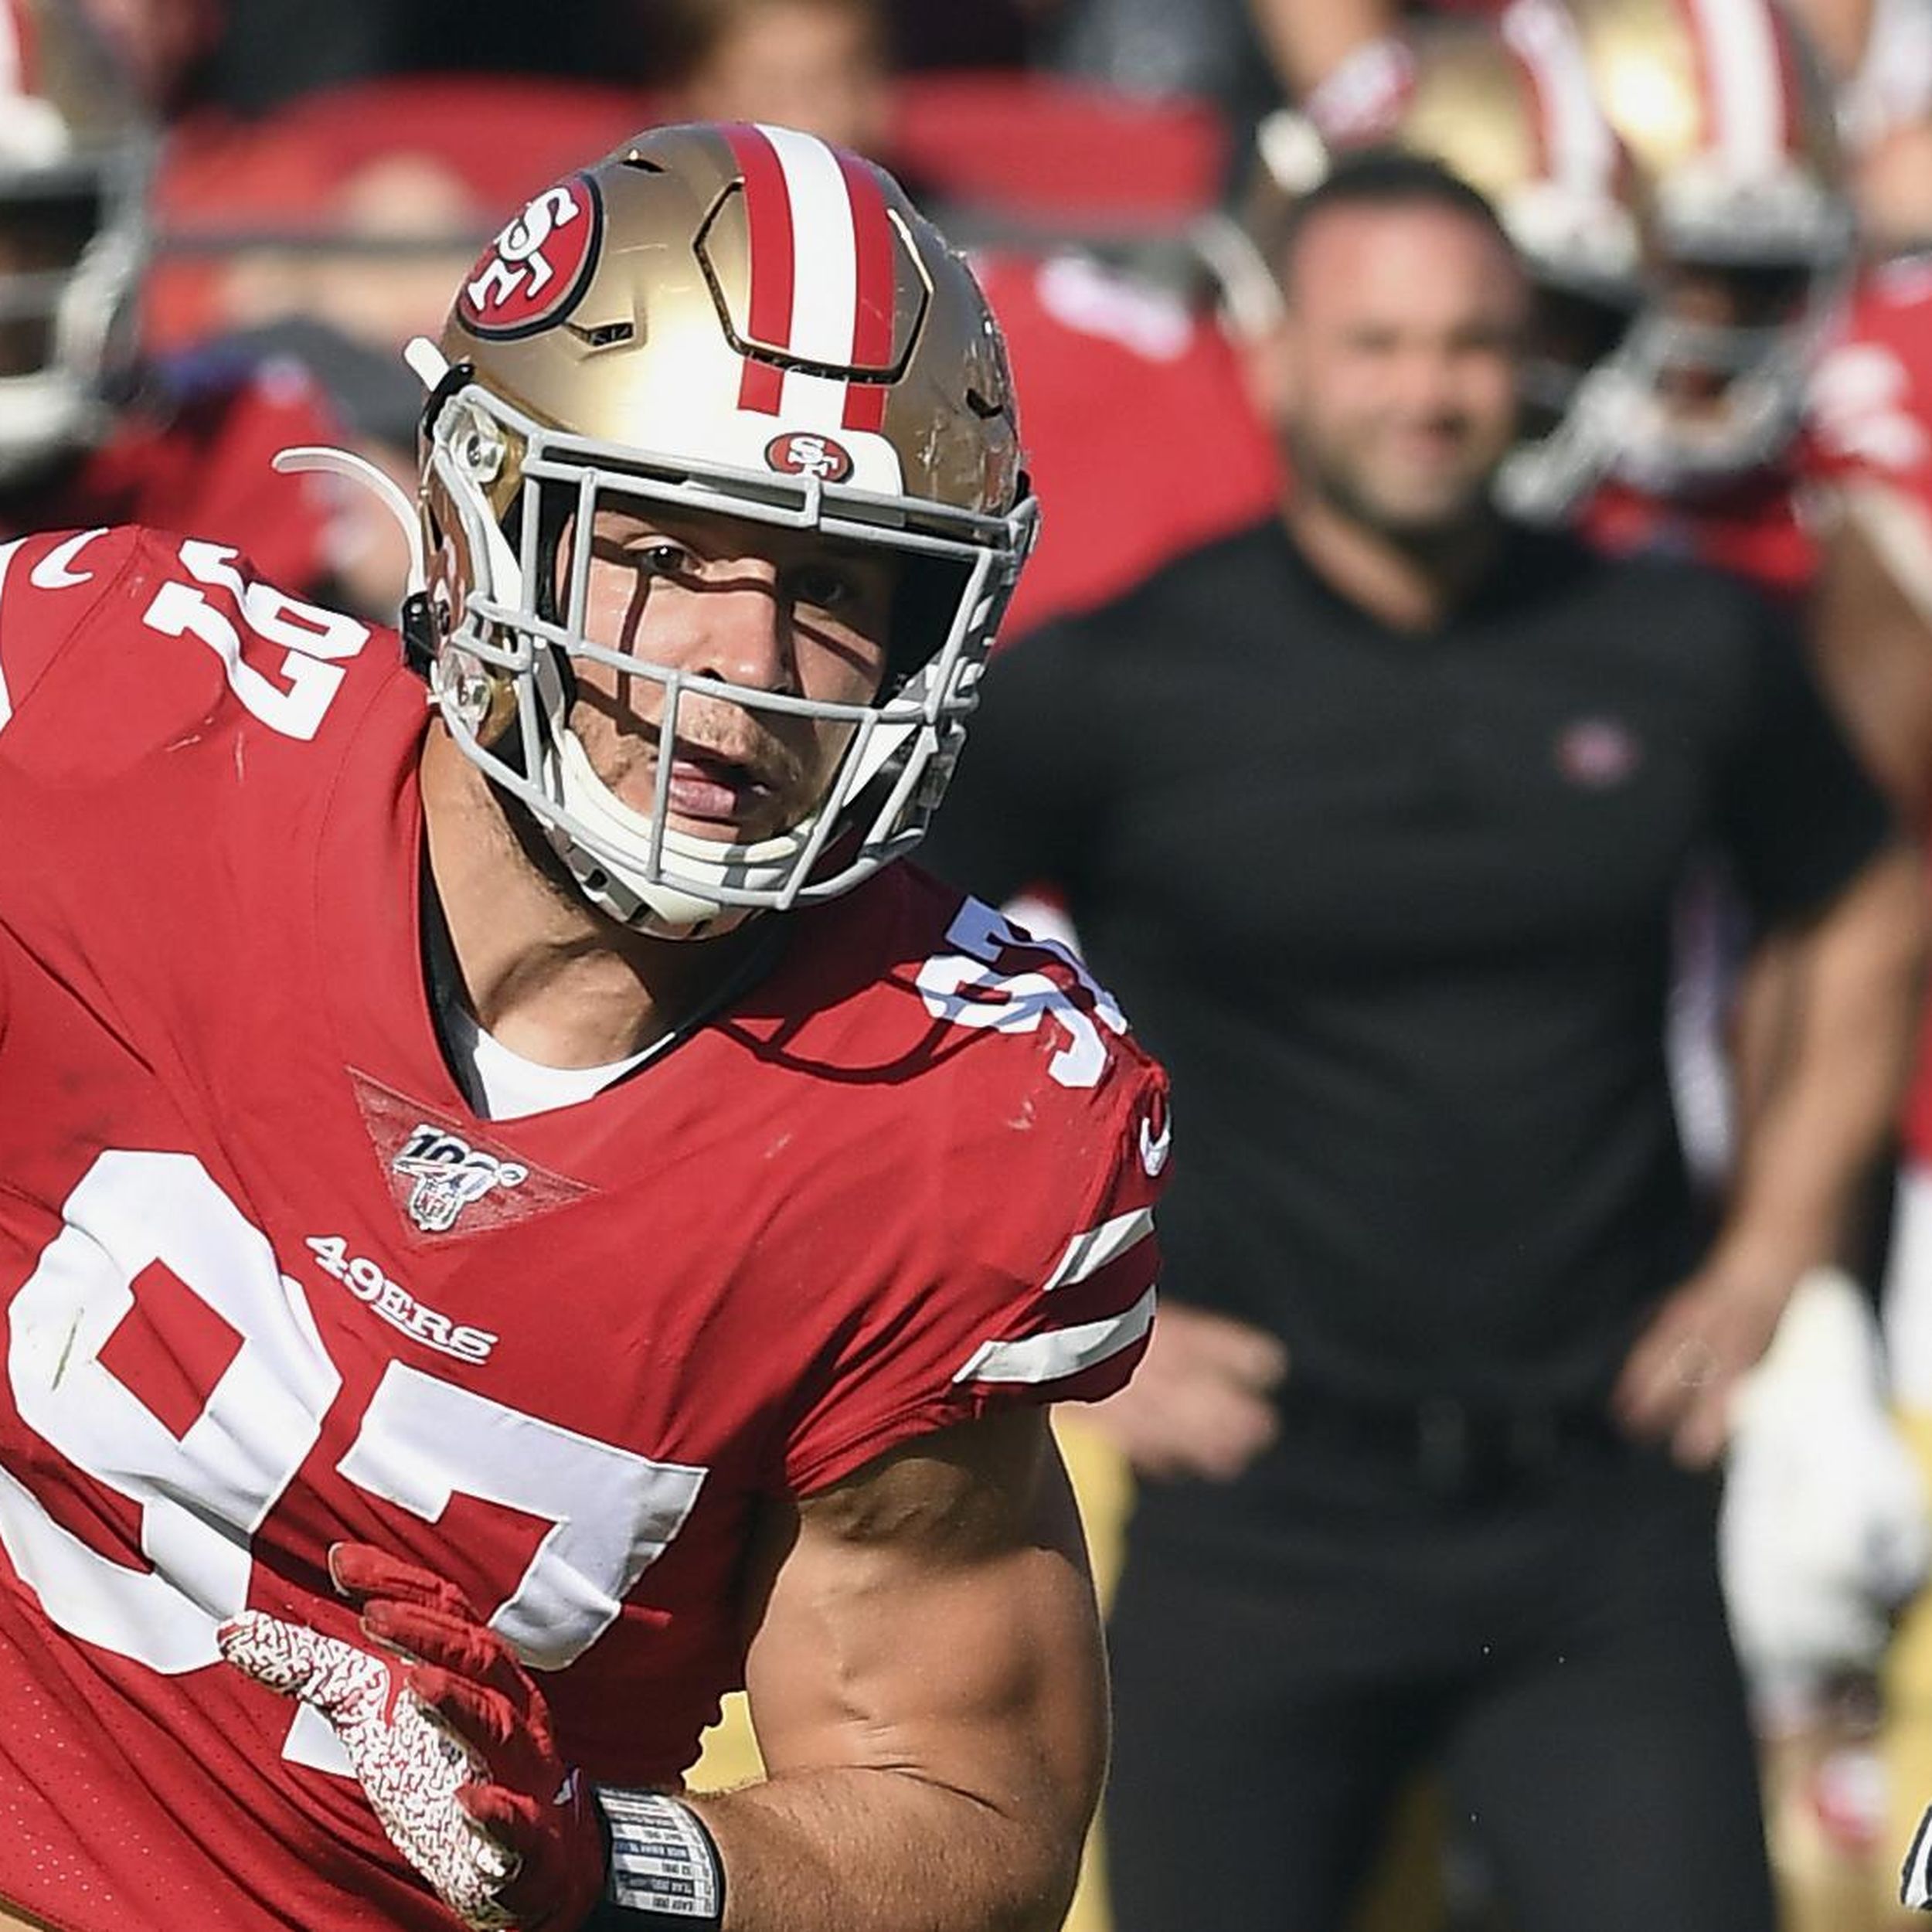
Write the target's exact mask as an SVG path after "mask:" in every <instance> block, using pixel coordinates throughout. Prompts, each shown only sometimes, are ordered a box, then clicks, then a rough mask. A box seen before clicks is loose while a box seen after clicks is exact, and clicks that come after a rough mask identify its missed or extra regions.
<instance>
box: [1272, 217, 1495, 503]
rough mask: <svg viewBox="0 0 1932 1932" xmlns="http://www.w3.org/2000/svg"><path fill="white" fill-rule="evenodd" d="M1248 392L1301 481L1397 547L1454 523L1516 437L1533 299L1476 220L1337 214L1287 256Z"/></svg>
mask: <svg viewBox="0 0 1932 1932" xmlns="http://www.w3.org/2000/svg"><path fill="white" fill-rule="evenodd" d="M1528 312H1529V290H1528V287H1527V284H1526V282H1525V280H1524V278H1523V276H1522V272H1521V270H1519V267H1518V266H1517V264H1516V262H1515V259H1514V257H1512V255H1511V254H1510V253H1509V250H1507V249H1506V248H1505V246H1504V245H1503V243H1502V242H1501V241H1500V240H1498V238H1497V237H1496V236H1494V235H1493V234H1492V233H1489V232H1488V230H1485V228H1484V227H1483V226H1481V224H1480V223H1477V222H1475V221H1474V220H1472V219H1470V218H1469V217H1468V216H1464V215H1462V214H1459V213H1456V212H1454V210H1452V209H1443V208H1437V207H1434V206H1428V205H1427V204H1423V205H1413V206H1393V207H1387V208H1361V207H1339V208H1332V209H1327V210H1325V211H1324V212H1323V213H1321V214H1318V215H1317V216H1315V218H1314V219H1312V220H1311V222H1310V223H1309V224H1308V226H1307V227H1306V228H1305V229H1304V230H1303V231H1302V233H1301V236H1300V238H1299V240H1298V243H1297V245H1296V248H1295V254H1294V262H1293V264H1292V265H1291V280H1290V284H1289V286H1288V288H1287V310H1286V314H1285V316H1284V321H1283V323H1282V325H1281V328H1280V330H1279V332H1277V335H1276V336H1275V337H1274V339H1273V340H1272V342H1270V343H1269V344H1267V345H1264V347H1263V349H1261V350H1260V360H1259V362H1258V364H1257V386H1258V388H1259V391H1260V396H1261V400H1262V402H1263V404H1264V407H1267V408H1268V409H1269V410H1270V413H1271V414H1272V415H1273V416H1274V419H1275V420H1276V422H1277V424H1278V426H1279V427H1280V428H1281V431H1282V433H1283V434H1284V438H1285V440H1286V441H1287V446H1288V450H1289V455H1290V461H1291V463H1292V464H1293V465H1294V472H1295V475H1296V478H1297V480H1298V485H1300V486H1301V487H1303V488H1308V489H1311V490H1312V491H1314V492H1317V493H1318V494H1319V495H1322V496H1323V497H1325V498H1327V499H1328V500H1329V501H1330V502H1332V503H1334V504H1335V505H1337V506H1338V507H1339V508H1341V509H1343V510H1344V511H1345V512H1347V513H1348V514H1349V515H1352V516H1353V517H1355V519H1358V520H1359V521H1361V522H1366V523H1367V524H1369V525H1370V526H1372V527H1375V528H1377V529H1383V530H1386V531H1388V532H1390V533H1391V534H1394V535H1398V536H1419V535H1426V534H1427V533H1429V532H1433V531H1437V530H1444V529H1450V528H1453V527H1454V526H1459V525H1461V524H1462V523H1463V522H1465V521H1466V520H1467V519H1468V517H1469V515H1471V512H1473V511H1475V509H1477V508H1478V506H1480V505H1481V503H1482V502H1484V501H1485V498H1486V496H1487V493H1488V485H1489V482H1490V479H1491V478H1492V477H1493V476H1494V474H1495V471H1496V468H1497V466H1498V464H1500V463H1501V462H1502V459H1503V457H1504V456H1505V454H1506V453H1507V452H1508V451H1509V447H1510V444H1511V443H1512V440H1514V438H1515V434H1516V424H1517V383H1518V378H1519V369H1520V364H1521V360H1522V345H1523V338H1524V334H1525V329H1526V321H1527V318H1528Z"/></svg>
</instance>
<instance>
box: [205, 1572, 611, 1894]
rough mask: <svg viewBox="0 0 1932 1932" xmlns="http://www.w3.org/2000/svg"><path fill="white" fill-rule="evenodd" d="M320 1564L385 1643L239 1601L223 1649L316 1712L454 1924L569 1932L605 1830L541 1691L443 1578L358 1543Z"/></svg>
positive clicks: (598, 1867) (599, 1876) (600, 1857)
mask: <svg viewBox="0 0 1932 1932" xmlns="http://www.w3.org/2000/svg"><path fill="white" fill-rule="evenodd" d="M329 1570H330V1573H331V1574H332V1576H333V1577H334V1578H335V1582H336V1583H337V1585H338V1587H339V1588H340V1589H341V1590H342V1591H343V1592H344V1594H345V1595H347V1596H349V1597H351V1598H352V1599H355V1600H359V1601H360V1602H361V1604H362V1628H363V1630H364V1631H366V1633H367V1634H368V1635H369V1637H370V1638H372V1639H373V1640H374V1641H375V1642H376V1644H377V1645H381V1646H383V1648H382V1649H378V1650H364V1649H361V1648H358V1647H357V1646H355V1645H352V1644H345V1643H343V1642H342V1641H340V1640H339V1639H337V1638H330V1637H325V1636H323V1635H322V1634H321V1633H319V1632H318V1631H312V1630H309V1629H307V1628H304V1627H302V1626H301V1625H299V1624H286V1623H282V1622H280V1621H277V1619H275V1618H274V1617H264V1616H262V1615H260V1614H258V1613H256V1612H253V1611H250V1612H245V1613H244V1614H243V1615H242V1616H240V1617H237V1618H236V1619H235V1620H234V1621H233V1622H232V1623H230V1624H226V1625H225V1626H224V1627H223V1630H222V1631H221V1633H220V1635H219V1642H220V1645H221V1648H222V1654H223V1656H224V1657H225V1658H226V1659H227V1661H228V1662H230V1664H232V1665H235V1666H236V1668H238V1669H240V1670H242V1671H243V1672H246V1673H247V1675H250V1676H251V1677H253V1678H256V1679H257V1680H258V1681H260V1682H263V1683H265V1684H267V1685H269V1687H270V1689H274V1690H279V1691H281V1692H284V1694H285V1695H287V1696H294V1697H298V1698H300V1699H301V1700H302V1701H303V1702H305V1703H308V1704H310V1705H311V1706H314V1708H315V1709H317V1710H318V1711H319V1712H321V1714H322V1716H324V1717H325V1718H326V1719H328V1723H330V1725H331V1726H332V1727H333V1728H334V1730H335V1733H336V1735H337V1736H338V1737H340V1738H341V1740H342V1745H343V1747H344V1749H345V1750H346V1751H347V1752H348V1753H349V1761H350V1764H352V1767H354V1769H355V1774H356V1777H358V1778H359V1780H360V1781H361V1783H362V1788H363V1790H364V1791H366V1793H367V1794H368V1795H369V1802H370V1804H371V1805H372V1807H373V1808H374V1809H375V1811H376V1816H377V1817H378V1818H379V1819H380V1820H381V1821H382V1825H383V1829H384V1830H385V1831H386V1832H388V1834H389V1838H390V1839H391V1841H392V1842H393V1843H394V1844H395V1845H396V1849H397V1850H398V1851H400V1852H402V1854H403V1856H404V1857H405V1858H406V1859H408V1860H409V1861H410V1864H412V1865H413V1866H415V1868H416V1869H417V1871H418V1872H420V1873H421V1874H422V1875H423V1877H424V1879H427V1881H428V1883H429V1884H430V1886H431V1887H432V1888H433V1889H434V1891H435V1892H436V1894H437V1896H438V1897H439V1898H440V1899H441V1900H443V1902H444V1904H445V1905H447V1906H449V1908H450V1910H451V1911H453V1912H454V1913H456V1915H457V1917H459V1918H460V1919H461V1920H464V1923H466V1924H468V1925H471V1926H474V1927H478V1928H494V1927H522V1928H526V1929H527V1932H573V1928H575V1927H577V1925H578V1924H580V1923H581V1921H582V1920H583V1919H584V1918H586V1917H587V1916H588V1915H589V1913H590V1910H591V1908H592V1907H593V1906H594V1905H595V1904H596V1903H597V1899H598V1896H599V1895H600V1893H601V1891H602V1889H603V1885H604V1835H603V1830H602V1827H601V1825H600V1822H599V1820H598V1818H597V1811H596V1808H595V1804H594V1800H593V1799H592V1798H591V1795H590V1790H589V1788H588V1787H587V1785H585V1784H583V1781H581V1780H580V1779H579V1778H578V1777H577V1776H576V1774H574V1773H573V1772H572V1771H571V1770H570V1769H569V1767H566V1765H565V1764H564V1763H563V1759H562V1757H560V1754H559V1753H558V1750H557V1747H556V1739H555V1736H554V1735H553V1732H552V1730H551V1726H550V1718H549V1707H548V1706H547V1705H546V1703H545V1701H544V1698H543V1692H541V1691H540V1690H539V1689H538V1688H537V1686H536V1683H535V1682H534V1681H533V1680H532V1679H531V1677H530V1675H529V1672H527V1671H526V1670H525V1669H524V1668H523V1666H522V1664H521V1662H519V1660H518V1658H517V1657H516V1655H515V1652H514V1651H512V1649H511V1648H510V1646H509V1644H508V1642H507V1641H505V1639H504V1638H502V1636H500V1635H499V1634H498V1633H497V1632H496V1631H493V1630H492V1629H491V1628H489V1627H488V1625H487V1624H485V1622H484V1621H483V1620H482V1619H481V1617H478V1614H476V1612H475V1611H474V1609H473V1608H472V1607H471V1605H470V1604H469V1603H468V1600H466V1599H465V1598H464V1597H463V1596H462V1594H461V1592H459V1591H458V1590H456V1589H455V1588H454V1587H453V1586H452V1585H451V1584H449V1583H445V1582H444V1581H443V1580H442V1579H441V1578H440V1577H436V1576H434V1575H432V1574H431V1573H430V1572H429V1571H427V1570H421V1569H419V1568H417V1566H415V1565H413V1564H410V1563H401V1562H399V1561H398V1560H396V1559H395V1558H393V1557H390V1556H386V1555H384V1554H383V1553H382V1552H381V1551H379V1550H376V1549H370V1548H369V1547H368V1546H366V1545H363V1544H355V1543H338V1544H337V1545H336V1546H335V1548H334V1549H332V1550H331V1551H330V1553H329Z"/></svg>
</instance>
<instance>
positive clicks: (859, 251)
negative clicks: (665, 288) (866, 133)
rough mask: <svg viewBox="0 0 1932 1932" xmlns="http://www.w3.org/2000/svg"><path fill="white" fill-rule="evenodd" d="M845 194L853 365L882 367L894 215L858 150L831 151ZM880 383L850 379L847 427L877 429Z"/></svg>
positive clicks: (889, 348) (889, 345)
mask: <svg viewBox="0 0 1932 1932" xmlns="http://www.w3.org/2000/svg"><path fill="white" fill-rule="evenodd" d="M835 153H836V154H837V155H838V172H839V173H840V175H842V176H843V177H844V179H845V194H846V196H847V198H848V199H849V200H850V202H851V203H852V243H853V248H852V255H853V260H854V262H855V265H856V267H857V271H858V272H857V277H856V282H857V286H856V289H855V301H856V308H855V312H854V315H853V317H852V364H853V366H854V367H855V368H858V369H884V368H886V366H888V365H889V363H890V362H891V361H892V355H893V321H894V311H895V308H896V294H897V290H898V279H899V278H898V276H897V274H896V267H897V253H896V237H895V236H894V234H893V224H892V217H891V216H890V215H889V214H888V213H886V196H885V193H884V192H883V189H881V188H880V187H879V177H878V175H876V173H875V172H873V170H872V168H871V167H870V166H869V165H868V164H867V163H866V162H862V161H861V160H860V159H859V157H858V156H857V155H849V154H847V153H845V151H844V150H843V149H842V148H841V149H835ZM842 420H843V422H844V423H845V427H846V428H847V429H849V430H877V429H878V428H879V427H880V426H881V425H882V424H883V423H884V421H885V420H886V385H885V384H884V383H847V384H846V386H845V415H844V417H843V419H842Z"/></svg>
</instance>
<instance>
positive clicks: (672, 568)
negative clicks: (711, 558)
mask: <svg viewBox="0 0 1932 1932" xmlns="http://www.w3.org/2000/svg"><path fill="white" fill-rule="evenodd" d="M625 556H626V557H627V559H628V561H629V563H630V564H631V568H632V569H633V570H648V571H649V572H650V573H651V575H652V576H653V577H695V576H696V574H697V570H698V560H697V559H696V557H695V556H693V555H692V553H691V552H690V551H689V550H687V549H685V547H684V546H683V545H682V543H672V542H671V541H670V540H669V539H668V538H665V537H657V538H654V539H652V540H651V542H650V543H634V544H633V545H632V546H631V548H630V549H628V551H627V552H626V553H625Z"/></svg>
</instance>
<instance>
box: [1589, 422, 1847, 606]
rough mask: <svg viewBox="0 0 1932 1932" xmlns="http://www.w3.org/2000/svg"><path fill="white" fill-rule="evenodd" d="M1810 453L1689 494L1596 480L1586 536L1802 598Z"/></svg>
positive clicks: (1807, 578)
mask: <svg viewBox="0 0 1932 1932" xmlns="http://www.w3.org/2000/svg"><path fill="white" fill-rule="evenodd" d="M1809 466H1810V465H1809V457H1808V452H1799V453H1796V454H1794V456H1793V457H1792V458H1791V461H1790V463H1789V464H1781V465H1780V466H1779V467H1777V468H1775V469H1767V470H1757V471H1752V472H1751V473H1750V474H1749V475H1747V476H1743V477H1740V478H1738V479H1737V480H1736V481H1735V482H1733V483H1730V484H1727V485H1724V486H1723V487H1722V488H1713V489H1711V490H1709V491H1707V492H1702V493H1700V494H1699V495H1695V496H1690V497H1685V498H1682V499H1676V498H1666V497H1658V496H1654V495H1650V494H1649V493H1648V492H1645V491H1641V490H1637V489H1633V488H1631V487H1630V486H1629V485H1627V484H1624V483H1617V482H1610V483H1606V484H1604V485H1600V487H1599V488H1597V490H1596V492H1594V494H1593V495H1591V496H1590V498H1589V500H1588V501H1587V502H1586V503H1585V504H1584V505H1583V509H1582V511H1581V512H1580V523H1581V527H1582V529H1583V535H1584V536H1586V537H1587V538H1588V539H1589V540H1590V542H1591V543H1595V544H1597V545H1599V546H1601V547H1602V548H1603V549H1606V550H1609V551H1611V552H1613V553H1616V554H1617V555H1622V554H1624V553H1628V552H1631V551H1637V550H1664V551H1668V552H1671V553H1674V554H1676V555H1679V556H1692V557H1696V559H1697V560H1698V561H1699V563H1708V564H1710V565H1712V566H1714V567H1715V568H1716V569H1718V570H1728V571H1730V572H1731V573H1733V575H1734V576H1737V577H1747V578H1749V579H1750V581H1751V582H1752V583H1755V584H1757V586H1758V587H1760V589H1762V590H1767V591H1769V592H1770V594H1771V595H1772V596H1774V597H1791V598H1796V597H1802V596H1804V594H1805V592H1806V591H1807V590H1809V589H1810V587H1811V582H1812V580H1813V579H1814V578H1815V577H1816V576H1817V574H1818V539H1817V538H1816V536H1815V535H1814V533H1813V532H1812V529H1811V525H1810V522H1809V520H1808V518H1807V516H1806V514H1805V507H1804V475H1805V473H1806V471H1807V470H1808V468H1809Z"/></svg>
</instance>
